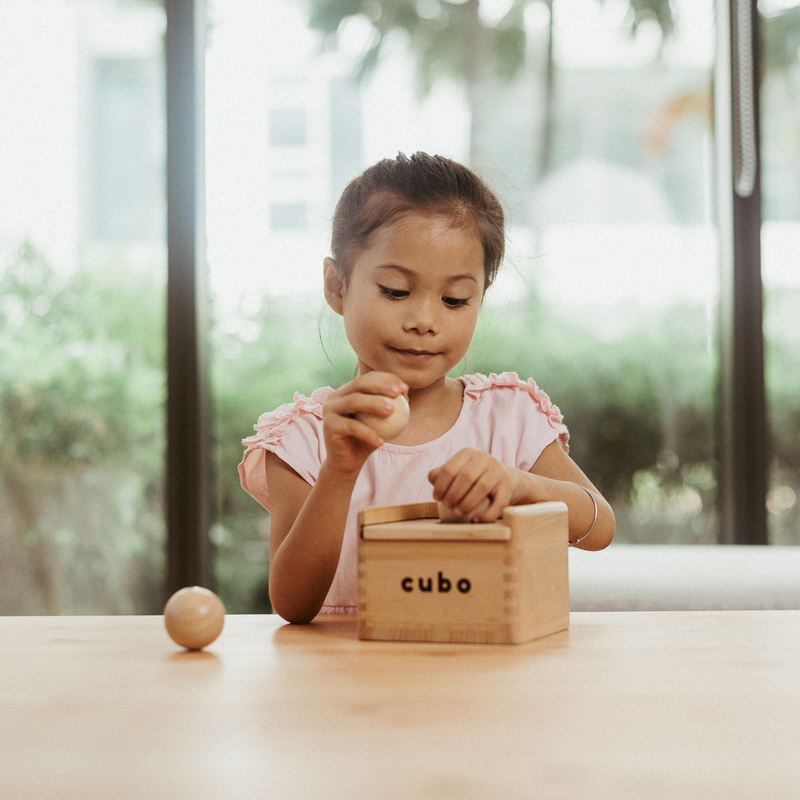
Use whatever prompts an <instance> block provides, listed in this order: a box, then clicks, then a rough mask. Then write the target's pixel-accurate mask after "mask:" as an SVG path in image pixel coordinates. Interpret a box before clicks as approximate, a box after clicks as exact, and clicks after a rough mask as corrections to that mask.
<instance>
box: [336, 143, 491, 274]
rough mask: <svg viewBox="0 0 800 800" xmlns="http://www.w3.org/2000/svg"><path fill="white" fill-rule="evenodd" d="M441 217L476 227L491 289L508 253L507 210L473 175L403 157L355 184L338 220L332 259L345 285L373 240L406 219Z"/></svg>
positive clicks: (435, 159)
mask: <svg viewBox="0 0 800 800" xmlns="http://www.w3.org/2000/svg"><path fill="white" fill-rule="evenodd" d="M411 212H413V213H418V214H441V215H443V216H445V217H448V218H449V219H450V220H451V222H452V224H453V225H454V226H457V227H469V226H472V227H474V229H475V232H476V233H477V234H478V236H479V238H480V240H481V244H482V245H483V266H484V270H485V272H486V288H488V287H489V286H490V285H491V283H492V281H493V280H494V278H495V276H496V275H497V270H498V268H499V267H500V262H501V261H502V260H503V253H504V251H505V229H504V225H505V222H504V215H503V207H502V206H501V205H500V202H499V201H498V199H497V197H495V195H494V193H493V192H492V191H491V189H489V187H488V186H487V185H486V184H485V183H484V182H483V181H482V180H481V179H480V178H479V177H478V176H477V175H476V174H475V173H474V172H472V170H470V169H468V168H467V167H465V166H462V165H461V164H458V163H457V162H455V161H451V160H450V159H449V158H444V156H429V155H428V154H427V153H414V155H412V156H411V157H410V158H409V157H407V156H405V155H403V154H402V153H398V155H397V158H395V159H388V158H387V159H384V160H383V161H379V162H378V163H377V164H375V165H374V166H372V167H370V168H369V169H367V170H366V171H365V172H363V173H362V174H361V175H360V176H359V177H357V178H355V179H354V180H353V181H351V182H350V183H349V184H348V186H347V188H345V190H344V192H342V196H341V198H340V199H339V202H338V204H337V205H336V211H335V212H334V215H333V233H332V236H331V255H332V256H333V258H334V260H335V261H336V263H337V265H338V267H339V269H340V270H341V275H342V278H343V279H344V280H345V281H346V280H347V279H348V277H349V275H350V271H351V270H352V267H353V263H354V261H355V259H356V258H357V257H358V253H359V251H360V250H361V248H363V247H364V246H365V244H366V241H367V239H368V238H369V236H370V234H371V233H372V232H373V231H375V230H377V229H378V228H380V227H382V226H383V225H386V224H387V223H388V222H390V221H391V220H393V219H395V218H397V217H399V216H401V215H403V214H407V213H411Z"/></svg>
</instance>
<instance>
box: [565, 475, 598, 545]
mask: <svg viewBox="0 0 800 800" xmlns="http://www.w3.org/2000/svg"><path fill="white" fill-rule="evenodd" d="M573 482H574V481H573ZM575 485H576V486H580V487H581V489H583V491H584V492H586V494H588V495H589V497H591V498H592V505H593V506H594V516H593V517H592V524H591V525H590V526H589V530H588V531H586V533H584V534H583V536H581V538H580V539H576V540H575V541H574V542H569V541H568V542H567V544H568V545H569V546H570V547H575V545H576V544H580V543H581V542H582V541H583V540H584V539H585V538H586V537H587V536H588V535H589V534H590V533H591V532H592V530H593V529H594V524H595V522H597V500H595V499H594V495H593V494H592V493H591V492H590V491H589V490H588V489H587V488H586V487H585V486H582V485H581V484H580V483H576V484H575Z"/></svg>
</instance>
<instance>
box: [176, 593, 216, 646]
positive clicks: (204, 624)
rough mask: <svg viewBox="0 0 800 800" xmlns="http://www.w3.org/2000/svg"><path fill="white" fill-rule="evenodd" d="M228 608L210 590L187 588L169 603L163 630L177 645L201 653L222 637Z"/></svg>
mask: <svg viewBox="0 0 800 800" xmlns="http://www.w3.org/2000/svg"><path fill="white" fill-rule="evenodd" d="M224 624H225V606H224V605H223V604H222V600H220V599H219V597H217V596H216V595H215V594H214V592H212V591H211V590H210V589H204V588H203V587H202V586H187V587H186V588H185V589H180V590H178V591H177V592H175V594H173V595H172V597H170V599H169V600H167V604H166V605H165V606H164V626H165V627H166V629H167V633H168V634H169V636H170V638H171V639H172V641H173V642H175V644H179V645H180V646H181V647H185V648H186V649H187V650H202V649H203V648H204V647H208V645H210V644H211V643H212V642H213V641H214V640H215V639H216V638H217V637H218V636H219V635H220V633H222V626H223V625H224Z"/></svg>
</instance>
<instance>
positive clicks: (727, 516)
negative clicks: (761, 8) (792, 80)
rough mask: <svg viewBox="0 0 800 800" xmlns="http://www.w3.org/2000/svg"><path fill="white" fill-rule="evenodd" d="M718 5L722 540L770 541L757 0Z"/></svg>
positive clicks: (726, 0)
mask: <svg viewBox="0 0 800 800" xmlns="http://www.w3.org/2000/svg"><path fill="white" fill-rule="evenodd" d="M716 11H717V63H716V72H717V74H716V80H715V109H714V111H715V113H714V119H715V123H714V124H715V134H716V149H717V182H718V186H717V197H718V214H719V236H720V247H719V252H720V267H721V281H720V306H719V337H720V338H719V347H720V367H719V415H718V442H719V455H720V458H719V480H720V483H719V488H720V492H719V509H720V535H719V540H720V543H723V544H767V542H768V536H767V512H766V496H767V485H768V469H769V463H768V461H769V447H768V426H767V409H766V397H765V378H764V332H763V316H764V315H763V287H762V280H761V187H760V164H759V160H760V159H759V155H760V154H759V147H760V142H759V102H758V100H759V78H758V73H759V68H758V64H759V55H760V47H759V42H758V12H757V2H756V0H720V2H718V3H717V6H716Z"/></svg>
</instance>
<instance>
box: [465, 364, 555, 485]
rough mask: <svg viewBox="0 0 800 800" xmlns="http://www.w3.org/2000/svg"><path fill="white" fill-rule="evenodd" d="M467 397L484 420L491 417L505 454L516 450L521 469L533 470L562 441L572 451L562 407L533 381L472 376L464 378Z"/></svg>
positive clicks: (511, 374)
mask: <svg viewBox="0 0 800 800" xmlns="http://www.w3.org/2000/svg"><path fill="white" fill-rule="evenodd" d="M462 381H463V382H464V385H465V389H464V396H465V398H469V402H470V403H471V404H473V405H474V406H475V408H476V410H477V409H478V408H480V409H481V410H480V412H479V413H480V415H481V417H482V418H490V419H491V420H492V425H493V428H494V430H495V431H496V434H495V436H496V437H498V438H501V439H504V440H505V441H504V444H503V451H504V452H507V451H508V448H509V447H514V448H515V449H516V451H517V452H516V461H517V466H518V467H519V468H520V469H525V470H529V469H530V468H531V467H532V466H533V464H534V463H535V461H536V459H537V458H538V457H539V455H541V452H542V450H543V449H544V448H545V447H546V446H547V445H548V444H550V443H551V442H553V441H558V443H559V445H560V446H561V448H562V449H563V450H564V452H566V453H568V452H569V431H568V430H567V426H566V425H565V424H564V418H563V416H562V414H561V411H560V410H559V409H558V406H556V405H554V404H553V403H552V402H551V401H550V398H549V397H548V396H547V394H545V392H543V391H542V390H541V389H540V388H539V387H538V386H537V385H536V383H535V381H534V380H533V379H532V378H529V379H528V380H527V381H523V380H521V379H520V378H519V376H518V375H517V373H516V372H503V373H501V374H500V375H497V374H495V373H492V374H491V375H479V374H478V375H468V376H466V377H464V378H462Z"/></svg>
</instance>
